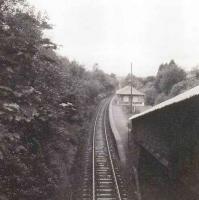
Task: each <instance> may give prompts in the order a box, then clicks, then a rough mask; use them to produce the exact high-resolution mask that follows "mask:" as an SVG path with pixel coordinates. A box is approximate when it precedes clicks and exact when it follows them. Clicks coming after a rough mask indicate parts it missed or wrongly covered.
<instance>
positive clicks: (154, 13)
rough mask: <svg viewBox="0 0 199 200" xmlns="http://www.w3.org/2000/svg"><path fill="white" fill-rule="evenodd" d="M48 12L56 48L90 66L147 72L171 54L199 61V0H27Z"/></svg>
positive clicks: (184, 63) (187, 62)
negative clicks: (57, 45)
mask: <svg viewBox="0 0 199 200" xmlns="http://www.w3.org/2000/svg"><path fill="white" fill-rule="evenodd" d="M29 2H30V3H31V4H32V5H34V6H35V7H36V8H38V9H39V10H41V11H45V12H46V13H47V15H48V17H49V22H50V24H52V25H53V30H51V31H50V32H48V33H47V35H48V36H49V37H50V38H51V39H52V40H53V41H54V42H56V43H57V44H59V45H60V47H59V50H58V52H59V53H60V54H61V55H63V56H66V57H68V58H69V59H70V60H76V61H77V62H78V63H80V64H82V65H84V66H85V67H86V68H88V69H92V67H93V65H94V64H95V63H98V66H99V68H100V69H102V70H104V71H105V72H107V73H115V74H117V75H121V76H125V75H126V74H128V73H129V72H130V63H131V62H132V66H133V74H135V75H137V76H143V77H144V76H149V75H155V74H156V73H157V70H158V67H159V65H160V64H161V63H165V62H169V61H170V60H171V59H174V60H175V61H176V63H177V64H178V65H179V66H181V67H182V68H184V69H185V70H190V69H191V68H192V67H195V66H197V65H199V22H198V20H199V12H198V9H199V1H198V0H166V1H161V0H150V1H149V0H56V1H54V0H51V1H50V0H29Z"/></svg>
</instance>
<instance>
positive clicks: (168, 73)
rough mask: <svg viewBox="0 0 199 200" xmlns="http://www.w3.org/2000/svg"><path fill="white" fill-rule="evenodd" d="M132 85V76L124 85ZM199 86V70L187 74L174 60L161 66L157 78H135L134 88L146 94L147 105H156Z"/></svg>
mask: <svg viewBox="0 0 199 200" xmlns="http://www.w3.org/2000/svg"><path fill="white" fill-rule="evenodd" d="M129 83H130V74H129V75H127V77H126V78H125V79H124V80H122V85H123V86H124V85H127V84H129ZM197 85H199V69H198V68H194V69H192V70H191V71H190V72H186V71H185V70H184V69H182V68H181V67H179V66H178V65H177V64H176V63H175V62H174V61H173V60H171V61H170V62H169V63H165V64H161V65H160V66H159V69H158V72H157V74H156V76H149V77H146V78H140V77H136V76H133V86H134V87H135V88H137V89H139V90H141V91H143V92H144V93H145V100H146V104H148V105H154V104H158V103H161V102H163V101H165V100H167V99H169V98H172V97H174V96H176V95H178V94H180V93H182V92H184V91H186V90H188V89H191V88H193V87H195V86H197Z"/></svg>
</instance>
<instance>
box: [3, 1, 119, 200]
mask: <svg viewBox="0 0 199 200" xmlns="http://www.w3.org/2000/svg"><path fill="white" fill-rule="evenodd" d="M49 28H51V27H50V26H49V25H48V24H47V22H46V19H45V18H44V17H41V15H40V14H39V13H35V11H34V10H33V9H31V8H30V7H29V6H28V5H26V2H25V1H24V0H10V1H9V0H2V1H0V69H1V73H0V180H1V184H0V199H1V200H27V199H28V200H34V199H35V200H44V199H48V200H51V199H53V200H54V199H68V195H70V188H71V180H72V178H73V177H72V175H71V173H70V172H71V169H72V167H73V166H74V163H75V159H76V155H77V152H78V150H79V148H80V146H81V144H80V141H84V140H83V139H82V138H83V137H84V136H85V135H86V133H87V128H88V125H89V121H90V118H91V117H92V113H93V111H94V110H95V107H96V104H97V103H98V102H99V100H100V99H101V98H103V97H105V96H107V95H110V94H111V93H112V91H113V90H114V89H115V85H116V83H117V81H116V79H115V78H114V76H111V75H107V74H105V73H104V72H103V71H101V70H98V69H95V70H94V71H86V70H85V69H84V67H82V66H80V65H79V64H78V63H76V62H70V61H69V60H68V59H67V58H63V57H60V56H58V55H57V54H56V53H55V51H54V50H55V49H56V45H55V44H53V43H52V42H51V41H50V40H49V39H48V38H45V37H44V36H43V30H44V29H49Z"/></svg>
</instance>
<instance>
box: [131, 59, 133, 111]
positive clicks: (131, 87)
mask: <svg viewBox="0 0 199 200" xmlns="http://www.w3.org/2000/svg"><path fill="white" fill-rule="evenodd" d="M131 113H133V75H132V63H131Z"/></svg>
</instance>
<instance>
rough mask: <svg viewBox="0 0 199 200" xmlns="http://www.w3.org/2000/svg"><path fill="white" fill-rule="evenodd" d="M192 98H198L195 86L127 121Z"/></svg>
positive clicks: (198, 94)
mask: <svg viewBox="0 0 199 200" xmlns="http://www.w3.org/2000/svg"><path fill="white" fill-rule="evenodd" d="M194 96H199V86H196V87H194V88H192V89H190V90H188V91H186V92H184V93H182V94H179V95H177V96H176V97H173V98H171V99H169V100H167V101H164V102H162V103H160V104H158V105H156V106H153V107H152V108H151V109H149V110H147V111H145V112H142V113H140V114H137V115H133V116H132V117H130V118H129V119H130V120H132V119H136V118H140V117H144V116H146V115H147V114H149V113H152V112H155V111H157V110H160V109H164V108H166V107H169V106H171V105H173V104H177V103H179V102H182V101H185V100H187V99H190V98H192V97H194Z"/></svg>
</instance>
